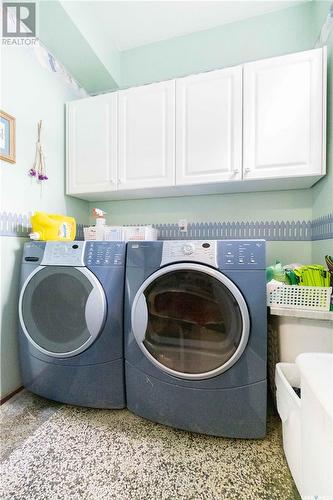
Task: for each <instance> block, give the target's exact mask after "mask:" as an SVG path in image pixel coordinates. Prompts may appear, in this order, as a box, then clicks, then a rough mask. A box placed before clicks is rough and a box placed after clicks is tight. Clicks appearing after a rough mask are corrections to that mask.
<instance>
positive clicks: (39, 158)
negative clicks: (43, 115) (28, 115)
mask: <svg viewBox="0 0 333 500" xmlns="http://www.w3.org/2000/svg"><path fill="white" fill-rule="evenodd" d="M37 126H38V132H37V142H36V154H35V161H34V164H33V167H32V168H31V169H30V170H29V172H28V174H29V175H30V177H35V179H36V180H37V181H38V182H43V181H47V179H48V177H47V175H46V171H45V157H44V153H43V148H42V143H41V140H40V138H41V131H42V120H39V122H38V125H37Z"/></svg>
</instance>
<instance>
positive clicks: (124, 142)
mask: <svg viewBox="0 0 333 500" xmlns="http://www.w3.org/2000/svg"><path fill="white" fill-rule="evenodd" d="M174 183H175V82H174V81H167V82H161V83H154V84H152V85H145V86H143V87H136V88H131V89H128V90H122V91H120V92H119V174H118V189H119V190H123V189H138V188H149V187H160V186H173V185H174Z"/></svg>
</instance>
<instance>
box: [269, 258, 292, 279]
mask: <svg viewBox="0 0 333 500" xmlns="http://www.w3.org/2000/svg"><path fill="white" fill-rule="evenodd" d="M271 280H276V281H281V282H282V283H286V284H288V283H289V281H288V278H287V276H286V272H285V270H284V269H283V267H282V265H281V262H280V261H278V260H277V261H276V263H275V264H274V265H273V266H269V267H267V268H266V281H267V282H269V281H271Z"/></svg>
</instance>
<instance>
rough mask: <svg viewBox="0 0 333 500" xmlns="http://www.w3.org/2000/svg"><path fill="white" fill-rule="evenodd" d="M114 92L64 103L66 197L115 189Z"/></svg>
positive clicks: (115, 118) (115, 132) (115, 138)
mask: <svg viewBox="0 0 333 500" xmlns="http://www.w3.org/2000/svg"><path fill="white" fill-rule="evenodd" d="M117 103H118V96H117V93H110V94H103V95H100V96H97V97H89V98H87V99H81V100H78V101H73V102H70V103H68V104H67V194H80V193H94V192H96V193H98V192H103V191H112V190H114V189H116V181H117Z"/></svg>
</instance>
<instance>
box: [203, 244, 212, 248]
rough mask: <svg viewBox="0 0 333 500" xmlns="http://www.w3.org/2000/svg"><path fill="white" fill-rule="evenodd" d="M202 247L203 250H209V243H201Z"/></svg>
mask: <svg viewBox="0 0 333 500" xmlns="http://www.w3.org/2000/svg"><path fill="white" fill-rule="evenodd" d="M202 247H203V248H210V244H209V243H203V244H202Z"/></svg>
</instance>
